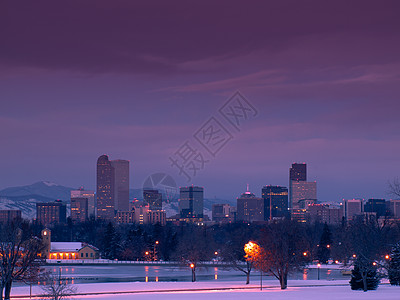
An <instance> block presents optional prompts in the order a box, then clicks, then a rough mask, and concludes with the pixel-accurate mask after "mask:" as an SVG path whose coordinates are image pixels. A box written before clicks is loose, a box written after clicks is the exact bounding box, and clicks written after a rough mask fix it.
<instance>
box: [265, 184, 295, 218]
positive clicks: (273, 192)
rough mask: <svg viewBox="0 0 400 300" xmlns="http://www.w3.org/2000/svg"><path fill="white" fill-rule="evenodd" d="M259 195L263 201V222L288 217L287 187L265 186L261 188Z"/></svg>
mask: <svg viewBox="0 0 400 300" xmlns="http://www.w3.org/2000/svg"><path fill="white" fill-rule="evenodd" d="M261 195H262V198H263V199H264V218H265V220H272V219H274V218H284V217H288V216H289V211H288V189H287V187H283V186H273V185H267V186H264V187H263V188H262V192H261Z"/></svg>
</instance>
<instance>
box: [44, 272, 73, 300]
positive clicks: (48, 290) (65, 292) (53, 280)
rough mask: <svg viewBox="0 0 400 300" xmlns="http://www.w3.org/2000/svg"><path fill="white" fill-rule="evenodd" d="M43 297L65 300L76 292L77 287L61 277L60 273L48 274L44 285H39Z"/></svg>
mask: <svg viewBox="0 0 400 300" xmlns="http://www.w3.org/2000/svg"><path fill="white" fill-rule="evenodd" d="M41 289H42V290H43V299H52V300H66V299H69V298H70V297H71V296H73V295H74V294H76V293H77V289H76V288H75V287H74V286H72V285H70V284H67V282H66V281H63V280H62V279H61V275H58V276H57V275H55V274H49V276H48V277H47V278H46V285H43V286H41Z"/></svg>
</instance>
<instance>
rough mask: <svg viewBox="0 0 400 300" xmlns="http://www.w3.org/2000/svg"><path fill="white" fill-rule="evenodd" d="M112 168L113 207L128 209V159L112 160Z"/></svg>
mask: <svg viewBox="0 0 400 300" xmlns="http://www.w3.org/2000/svg"><path fill="white" fill-rule="evenodd" d="M111 166H112V167H113V169H114V209H115V210H116V211H118V210H120V211H127V210H129V161H128V160H122V159H117V160H112V161H111Z"/></svg>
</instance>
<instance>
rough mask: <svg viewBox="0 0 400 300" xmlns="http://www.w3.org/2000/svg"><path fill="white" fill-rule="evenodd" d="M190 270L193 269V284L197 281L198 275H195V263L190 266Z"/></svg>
mask: <svg viewBox="0 0 400 300" xmlns="http://www.w3.org/2000/svg"><path fill="white" fill-rule="evenodd" d="M190 269H192V282H195V281H196V275H195V271H196V269H195V265H194V264H193V263H191V264H190Z"/></svg>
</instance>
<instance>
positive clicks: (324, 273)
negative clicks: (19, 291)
mask: <svg viewBox="0 0 400 300" xmlns="http://www.w3.org/2000/svg"><path fill="white" fill-rule="evenodd" d="M46 270H49V271H51V272H53V273H54V274H57V275H58V274H61V278H62V279H65V280H67V281H68V282H70V283H85V282H86V283H94V282H134V281H142V282H146V281H148V282H152V281H191V270H190V268H189V267H181V266H165V265H164V266H145V265H102V266H93V265H90V266H89V265H88V266H82V265H74V266H65V265H63V266H47V267H46ZM319 272H320V274H319V277H320V279H321V280H322V279H328V280H339V279H346V278H348V277H345V276H343V275H342V274H341V272H340V270H338V269H329V268H328V269H320V270H319ZM196 279H197V281H245V280H246V275H245V274H244V273H243V272H240V271H238V270H234V269H227V268H226V267H198V268H197V269H196ZM271 279H274V280H275V278H274V277H271V276H266V275H264V276H263V280H271ZM289 279H296V280H316V279H318V270H317V269H304V271H303V272H297V273H295V274H291V275H290V276H289ZM259 280H260V272H258V271H254V270H253V271H252V272H251V281H259Z"/></svg>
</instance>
